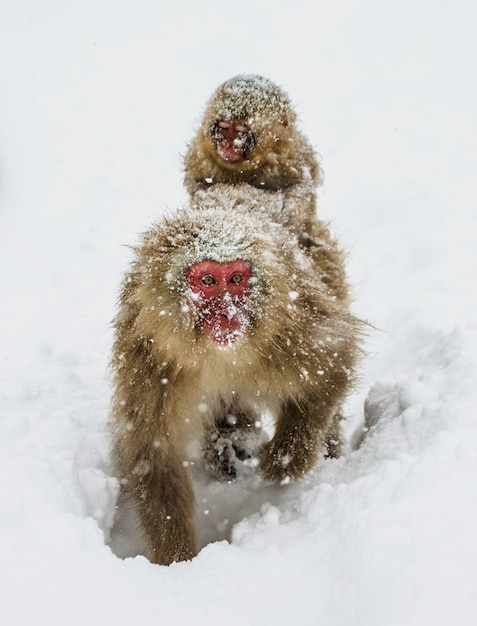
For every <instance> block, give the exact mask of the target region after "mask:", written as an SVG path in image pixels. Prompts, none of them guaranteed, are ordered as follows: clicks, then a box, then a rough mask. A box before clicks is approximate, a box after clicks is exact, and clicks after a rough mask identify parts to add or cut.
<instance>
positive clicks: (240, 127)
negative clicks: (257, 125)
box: [235, 124, 250, 134]
mask: <svg viewBox="0 0 477 626" xmlns="http://www.w3.org/2000/svg"><path fill="white" fill-rule="evenodd" d="M235 130H236V131H237V132H238V133H244V134H246V133H248V131H249V130H250V129H249V127H248V126H247V125H246V124H237V126H236V127H235Z"/></svg>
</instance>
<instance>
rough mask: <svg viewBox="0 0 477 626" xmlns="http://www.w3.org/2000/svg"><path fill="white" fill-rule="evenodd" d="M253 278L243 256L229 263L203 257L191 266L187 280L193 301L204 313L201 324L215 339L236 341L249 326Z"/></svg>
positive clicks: (221, 341)
mask: <svg viewBox="0 0 477 626" xmlns="http://www.w3.org/2000/svg"><path fill="white" fill-rule="evenodd" d="M250 279H251V271H250V267H249V265H248V264H247V263H246V262H245V261H242V260H241V259H237V260H236V261H231V262H229V263H217V262H216V261H201V262H200V263H196V264H195V265H193V266H192V267H191V268H190V269H189V271H188V273H187V280H188V282H189V286H190V289H191V292H192V302H193V304H194V306H195V307H196V308H197V309H198V310H199V313H200V315H199V319H200V326H201V328H202V330H203V331H204V332H205V333H206V334H207V336H208V337H209V338H210V339H212V341H214V342H215V343H217V344H219V345H222V346H225V345H229V344H231V343H234V342H235V341H236V339H237V338H238V337H240V336H241V335H243V333H244V332H245V330H246V329H247V327H248V325H249V323H250V314H249V308H248V304H249V296H250V289H251V280H250Z"/></svg>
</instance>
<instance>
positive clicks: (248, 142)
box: [212, 119, 254, 163]
mask: <svg viewBox="0 0 477 626" xmlns="http://www.w3.org/2000/svg"><path fill="white" fill-rule="evenodd" d="M212 138H213V141H214V144H215V149H216V150H217V154H218V155H219V156H220V157H221V158H222V159H224V161H230V162H232V163H235V162H237V161H243V159H245V158H246V156H247V151H248V150H249V149H250V148H251V147H252V146H253V144H254V136H253V133H252V129H251V128H250V127H249V126H248V125H247V123H246V121H245V120H223V119H219V120H217V121H216V122H215V124H214V125H213V127H212Z"/></svg>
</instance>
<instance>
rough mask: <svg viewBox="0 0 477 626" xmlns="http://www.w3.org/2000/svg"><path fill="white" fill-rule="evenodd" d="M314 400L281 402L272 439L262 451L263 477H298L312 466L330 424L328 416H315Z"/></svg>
mask: <svg viewBox="0 0 477 626" xmlns="http://www.w3.org/2000/svg"><path fill="white" fill-rule="evenodd" d="M314 404H315V406H313V405H312V404H311V403H307V402H303V401H301V402H298V401H295V400H291V399H290V400H288V401H287V402H285V403H284V404H283V406H282V408H281V413H280V416H279V419H278V422H277V426H276V430H275V434H274V436H273V439H272V440H271V441H270V442H269V443H267V444H265V446H263V448H262V451H261V463H260V465H261V472H262V476H263V477H264V478H265V479H266V480H273V481H279V480H283V479H285V478H287V477H290V478H299V477H300V476H303V475H304V474H306V472H308V471H309V470H311V468H312V467H313V464H314V463H315V461H316V458H317V455H318V453H319V451H320V449H321V447H322V445H323V444H324V442H325V439H326V436H327V434H328V428H329V426H330V423H329V422H330V420H327V421H320V420H318V419H317V418H316V403H314Z"/></svg>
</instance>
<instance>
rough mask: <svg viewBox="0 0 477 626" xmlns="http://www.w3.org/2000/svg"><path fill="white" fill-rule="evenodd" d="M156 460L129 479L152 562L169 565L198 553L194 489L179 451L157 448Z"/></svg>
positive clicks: (145, 463)
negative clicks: (176, 452) (166, 450)
mask: <svg viewBox="0 0 477 626" xmlns="http://www.w3.org/2000/svg"><path fill="white" fill-rule="evenodd" d="M155 457H156V458H155V459H154V462H152V463H150V464H149V463H148V462H147V461H144V462H143V464H144V472H142V475H141V476H139V477H138V476H133V477H132V478H131V479H130V481H129V482H131V483H132V485H128V487H129V486H132V487H133V489H132V490H130V491H131V493H132V495H133V497H134V499H135V501H136V509H137V512H138V514H139V520H140V523H141V527H142V530H143V533H144V537H145V539H146V543H147V546H148V554H149V557H150V559H151V561H152V562H154V563H159V564H161V565H169V564H170V563H172V562H174V561H186V560H189V559H192V558H193V557H194V556H196V554H197V551H198V548H197V538H196V532H195V528H194V491H193V486H192V479H191V475H190V471H189V470H188V469H187V468H186V467H184V466H183V463H182V461H181V458H180V456H179V455H177V454H170V453H169V454H164V451H162V450H160V449H158V450H156V451H155Z"/></svg>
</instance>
